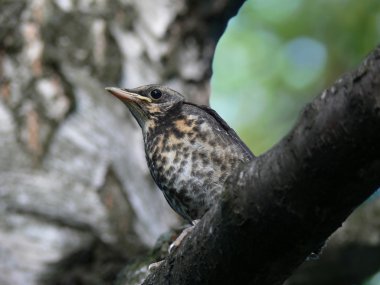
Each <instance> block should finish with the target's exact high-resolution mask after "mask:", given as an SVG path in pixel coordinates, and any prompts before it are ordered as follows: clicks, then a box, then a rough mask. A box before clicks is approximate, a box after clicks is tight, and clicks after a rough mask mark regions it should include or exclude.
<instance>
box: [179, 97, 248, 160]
mask: <svg viewBox="0 0 380 285" xmlns="http://www.w3.org/2000/svg"><path fill="white" fill-rule="evenodd" d="M186 104H189V105H193V106H195V107H197V108H200V109H202V110H203V111H205V112H207V113H208V114H209V115H210V116H212V117H213V118H214V119H215V120H216V121H217V122H218V123H219V125H220V126H221V127H222V128H223V130H225V131H226V132H227V133H228V134H229V135H230V137H231V138H232V140H233V141H234V142H236V143H237V144H238V145H239V146H240V147H241V148H242V149H243V150H244V152H245V154H246V156H247V157H248V158H249V159H250V160H251V159H253V158H254V157H255V155H254V154H253V153H252V152H251V150H250V149H249V148H248V147H247V146H246V144H245V143H244V142H243V141H242V140H241V139H240V138H239V136H238V135H237V133H236V132H235V131H234V130H233V129H232V128H231V127H230V126H229V125H228V124H227V123H226V121H224V120H223V119H222V117H221V116H219V114H218V113H217V112H216V111H215V110H214V109H212V108H210V107H208V106H206V105H196V104H193V103H190V102H186Z"/></svg>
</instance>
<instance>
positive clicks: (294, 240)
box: [144, 47, 380, 285]
mask: <svg viewBox="0 0 380 285" xmlns="http://www.w3.org/2000/svg"><path fill="white" fill-rule="evenodd" d="M379 142H380V47H379V48H377V49H376V50H375V51H374V52H373V53H372V54H371V55H370V56H369V57H368V58H367V60H366V61H365V62H364V63H363V64H362V65H361V66H360V68H359V69H358V70H357V71H355V72H352V73H350V74H348V75H346V76H344V77H343V78H342V79H339V80H338V81H337V82H336V83H335V84H334V85H333V86H332V87H331V88H329V89H327V90H326V91H324V92H323V93H322V95H321V96H319V97H318V98H316V99H315V100H314V101H313V102H312V103H311V104H309V105H308V106H307V107H306V108H305V110H304V111H303V113H302V115H301V118H300V119H299V121H298V123H297V125H296V126H295V127H294V129H293V130H292V131H291V132H290V134H289V135H288V136H286V137H285V138H284V139H283V140H282V141H281V142H280V143H279V144H277V145H276V146H275V147H273V148H272V149H271V150H270V151H268V152H267V153H265V154H263V155H262V156H260V157H258V158H257V159H255V160H254V161H253V162H252V163H250V164H249V165H246V166H244V167H242V169H241V170H240V171H238V172H237V173H236V174H235V175H234V177H231V178H230V179H229V185H228V187H227V188H228V189H227V191H226V195H225V197H224V199H223V201H221V203H220V204H219V205H217V206H216V207H214V208H213V209H212V210H210V211H209V212H208V213H207V214H206V215H205V217H204V218H203V219H202V220H201V222H200V223H199V224H198V225H197V226H196V228H195V229H194V231H193V232H192V233H191V234H190V235H189V236H188V237H187V238H186V239H185V240H184V241H183V242H182V244H181V246H180V247H179V248H178V249H177V250H176V251H175V252H174V253H173V254H171V255H169V256H168V257H167V259H166V260H165V262H164V263H163V265H162V266H161V267H160V268H159V269H158V270H157V271H156V272H154V274H151V275H150V276H148V278H147V279H146V281H145V282H144V284H155V285H157V284H182V285H185V284H260V285H265V284H268V285H269V284H271V285H273V284H281V283H282V282H283V281H284V280H285V279H286V278H287V277H288V276H289V275H290V274H291V272H292V271H293V270H294V269H295V268H296V267H297V266H298V265H300V264H301V263H302V262H303V261H304V260H305V258H306V257H307V256H308V255H309V254H310V253H311V252H312V251H313V250H317V249H318V248H319V247H320V246H321V245H322V244H323V242H324V241H325V240H326V238H327V237H328V236H329V235H330V234H331V233H332V232H334V231H335V230H336V229H337V228H338V227H339V226H340V225H341V223H342V222H343V221H344V220H345V219H346V218H347V216H348V215H349V214H350V213H351V212H352V210H353V209H354V208H355V207H356V206H358V205H359V204H360V203H362V202H363V201H364V200H365V199H366V198H367V197H368V196H369V195H370V194H371V193H372V192H373V191H374V190H375V189H376V188H377V187H379V185H380V175H379V173H380V149H379V147H378V144H379Z"/></svg>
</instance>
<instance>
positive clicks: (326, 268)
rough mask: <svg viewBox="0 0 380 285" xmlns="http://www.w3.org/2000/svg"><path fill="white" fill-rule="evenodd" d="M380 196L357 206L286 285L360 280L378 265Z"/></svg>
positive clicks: (335, 284) (333, 284) (336, 284)
mask: <svg viewBox="0 0 380 285" xmlns="http://www.w3.org/2000/svg"><path fill="white" fill-rule="evenodd" d="M379 209H380V200H379V199H374V200H372V199H371V200H369V201H368V202H366V203H364V204H363V205H362V206H361V207H359V208H358V209H357V210H355V212H354V213H353V214H352V215H351V216H350V217H349V218H348V219H347V221H345V222H344V224H343V226H342V227H341V228H340V229H339V230H338V231H336V232H335V233H334V234H333V235H332V237H331V238H329V240H328V241H327V244H326V247H324V248H323V250H322V253H321V254H320V256H315V258H312V259H310V260H309V261H308V262H305V263H303V264H302V266H300V268H298V269H297V270H296V271H295V272H294V274H292V276H291V277H290V278H289V279H288V280H287V282H286V285H302V284H308V285H347V284H362V283H364V282H365V281H366V280H367V279H368V278H369V277H370V276H373V275H374V274H376V273H377V272H378V270H379V268H380V255H379V252H380V227H379V218H380V217H379V214H380V212H379Z"/></svg>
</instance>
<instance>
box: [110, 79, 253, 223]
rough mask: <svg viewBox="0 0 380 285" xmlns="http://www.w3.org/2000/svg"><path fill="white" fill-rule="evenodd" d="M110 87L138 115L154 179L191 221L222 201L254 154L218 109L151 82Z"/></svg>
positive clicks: (180, 212) (167, 198)
mask: <svg viewBox="0 0 380 285" xmlns="http://www.w3.org/2000/svg"><path fill="white" fill-rule="evenodd" d="M106 90H107V91H109V92H110V93H111V94H113V95H114V96H116V97H117V98H119V99H120V100H121V101H122V102H123V103H125V105H126V106H127V107H128V108H129V110H130V111H131V113H132V115H133V116H134V117H135V119H136V120H137V122H138V124H139V125H140V127H141V129H142V133H143V138H144V146H145V154H146V159H147V162H148V166H149V170H150V173H151V175H152V176H153V179H154V181H155V182H156V184H157V185H158V187H159V188H160V189H161V190H162V193H163V194H164V196H165V198H166V200H167V201H168V203H169V205H170V206H171V207H172V208H173V209H174V211H176V212H177V213H178V214H179V215H181V216H182V217H183V218H184V219H186V220H188V221H189V222H190V223H191V222H192V221H193V220H196V219H199V218H201V217H202V216H203V215H204V214H205V212H206V211H207V210H208V209H209V208H210V207H211V206H212V205H214V204H215V203H216V202H217V200H218V199H219V197H220V195H221V193H222V191H223V188H224V183H225V182H226V180H227V178H228V176H229V175H230V174H231V173H232V171H233V170H234V169H235V168H236V167H237V166H238V165H239V164H241V163H246V162H248V161H250V160H251V159H252V158H253V157H254V155H253V154H252V152H251V151H250V150H249V149H248V147H247V146H246V145H245V144H244V143H243V142H242V141H241V140H240V138H239V137H238V135H237V134H236V133H235V131H234V130H233V129H231V128H230V127H229V126H228V125H227V123H226V122H225V121H224V120H223V119H222V118H221V117H220V116H219V115H218V114H217V113H216V112H215V111H214V110H213V109H211V108H209V107H207V106H199V105H196V104H193V103H189V102H186V101H185V99H184V97H183V96H182V95H181V94H179V93H178V92H176V91H174V90H172V89H169V88H167V87H164V86H161V85H146V86H141V87H138V88H135V89H121V88H115V87H109V88H106Z"/></svg>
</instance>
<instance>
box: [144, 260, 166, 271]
mask: <svg viewBox="0 0 380 285" xmlns="http://www.w3.org/2000/svg"><path fill="white" fill-rule="evenodd" d="M162 262H164V261H163V260H160V261H157V262H155V263H151V264H149V266H148V270H149V271H150V272H152V271H154V270H156V269H157V268H158V267H159V266H160V265H161V263H162Z"/></svg>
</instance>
